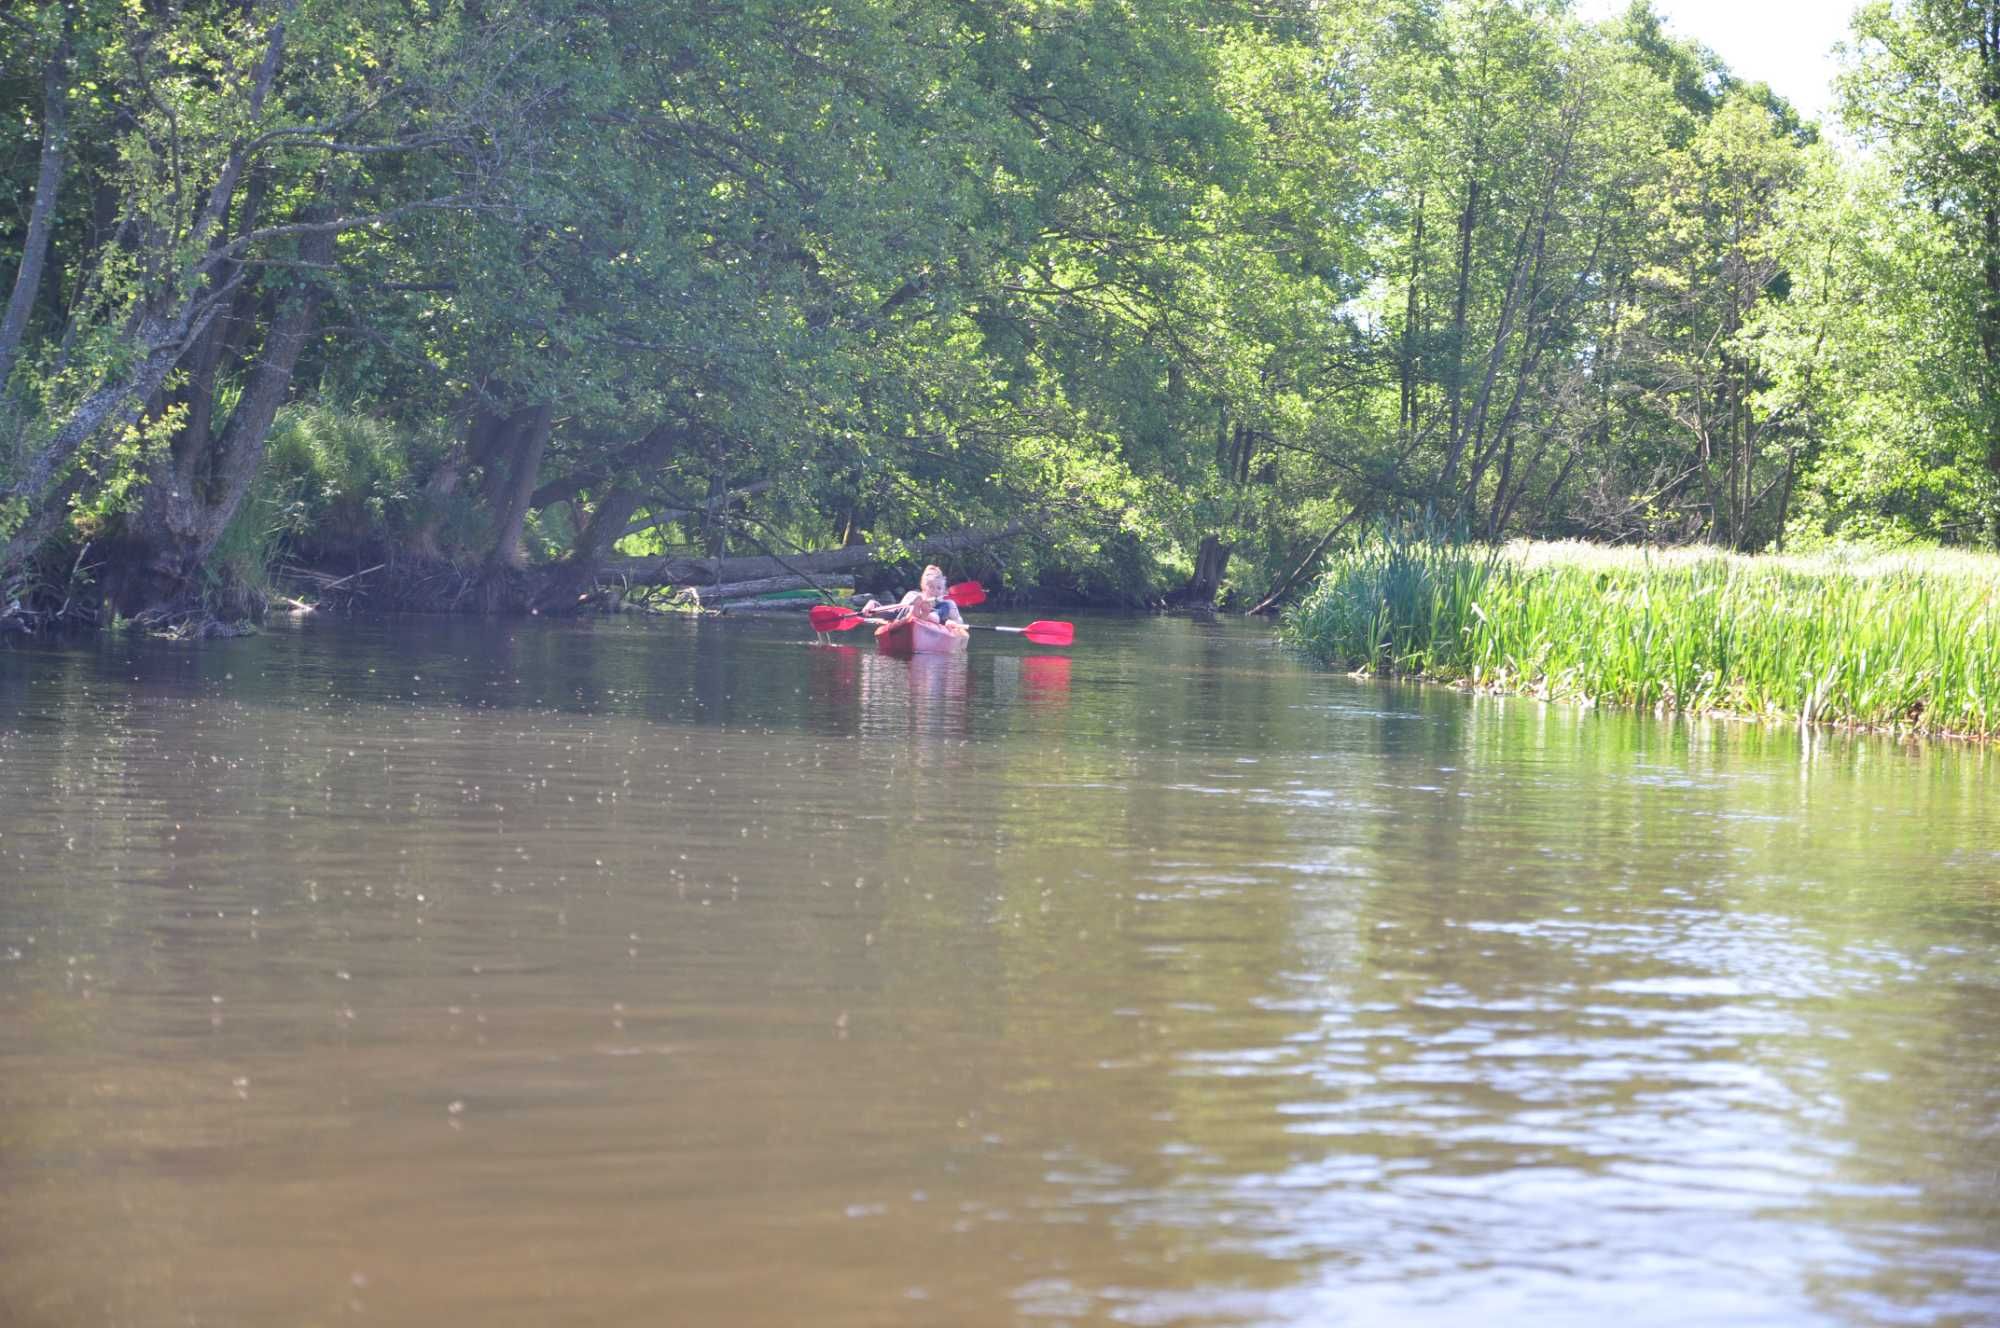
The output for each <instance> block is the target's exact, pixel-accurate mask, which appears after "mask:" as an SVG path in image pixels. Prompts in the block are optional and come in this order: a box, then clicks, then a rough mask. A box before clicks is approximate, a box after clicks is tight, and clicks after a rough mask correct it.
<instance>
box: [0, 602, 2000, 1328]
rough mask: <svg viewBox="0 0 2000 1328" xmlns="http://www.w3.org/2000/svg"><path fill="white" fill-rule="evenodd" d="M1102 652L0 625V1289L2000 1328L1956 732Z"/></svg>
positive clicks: (79, 1308) (44, 1307) (984, 1311)
mask: <svg viewBox="0 0 2000 1328" xmlns="http://www.w3.org/2000/svg"><path fill="white" fill-rule="evenodd" d="M1079 628H1080V631H1079V636H1078V645H1077V647H1076V648H1075V649H1074V650H1073V651H1071V652H1069V656H1068V657H1067V658H1063V657H1057V656H1053V655H1050V654H1046V653H1041V652H1037V651H1036V650H1035V649H1034V648H1033V647H1029V646H1026V645H1024V644H1023V643H1021V642H1019V641H1017V640H1012V639H999V638H992V639H988V638H982V639H981V640H979V641H978V642H977V644H976V645H975V648H974V651H973V653H972V655H971V657H970V658H969V659H962V660H947V661H938V660H917V661H914V662H911V661H897V660H891V659H883V658H878V657H876V656H874V655H873V654H870V653H867V652H865V651H862V650H857V649H853V648H849V647H841V648H829V647H814V646H809V645H807V644H806V643H805V641H804V640H803V639H802V637H803V635H804V633H803V629H802V627H801V626H799V625H796V624H794V623H791V622H740V621H739V622H720V623H698V624H697V623H681V622H665V623H640V622H616V623H602V624H587V625H580V626H569V625H558V624H549V625H537V624H499V625H495V624H471V623H464V622H434V621H427V620H412V621H407V622H397V623H393V624H387V625H369V624H354V623H341V622H329V623H321V624H315V625H311V626H308V627H304V628H298V629H279V630H276V631H274V632H272V633H270V634H268V635H265V636H263V637H259V638H255V639H250V640H244V641H234V642H221V643H214V644H210V645H206V646H202V647H200V648H192V649H191V648H186V647H177V646H170V645H164V644H156V643H150V642H141V641H131V640H120V639H111V640H103V641H96V642H88V643H84V644H80V645H52V644H48V643H33V644H30V645H29V646H27V647H20V646H15V647H13V648H11V649H9V650H7V651H5V652H4V653H0V1322H4V1323H7V1324H10V1325H44V1324H49V1325H53V1324H288V1325H289V1324H327V1323H345V1322H350V1321H359V1320H365V1321H368V1322H374V1323H390V1324H425V1325H431V1324H446V1323H465V1324H473V1323H477V1324H485V1325H517V1324H518V1325H540V1324H593V1325H602V1324H613V1325H622V1324H655V1323H686V1324H750V1325H765V1324H797V1323H810V1324H814V1325H903V1324H972V1325H984V1324H1007V1323H1027V1324H1049V1325H1054V1324H1061V1323H1071V1324H1098V1323H1119V1324H1138V1325H1162V1324H1191V1325H1210V1324H1238V1323H1245V1324H1278V1325H1293V1324H1301V1325H1302V1324H1378V1323H1380V1324H1418V1325H1424V1324H1439V1325H1442V1324H1466V1323H1533V1324H1535V1325H1537V1326H1538V1328H1547V1326H1548V1325H1568V1324H1577V1325H1585V1324H1588V1325H1601V1324H1606V1323H1617V1324H1619V1325H1621V1328H1633V1326H1636V1325H1647V1324H1688V1323H1714V1324H1926V1325H1930V1324H1964V1325H1971V1324H1992V1323H1996V1322H2000V883H1997V882H2000V796H1996V794H2000V789H1996V772H2000V767H1996V763H1995V758H1994V757H1993V756H1991V755H1988V754H1985V753H1981V752H1979V751H1976V750H1968V749H1940V748H1932V749H1928V750H1924V749H1913V748H1908V747H1903V746H1898V745H1895V744H1892V743H1884V742H1877V741H1853V740H1843V739H1828V738H1817V739H1802V738H1801V737H1800V736H1799V735H1798V734H1796V733H1773V732H1762V731H1757V730H1743V729H1739V728H1731V727H1726V726H1721V725H1715V726H1710V725H1685V724H1671V723H1666V722H1661V721H1656V720H1653V719H1650V718H1641V717H1636V716H1629V715H1619V714H1598V713H1592V712H1589V711H1584V710H1577V709H1572V708H1559V707H1544V706H1541V705H1538V704H1535V703H1533V702H1530V701H1512V702H1497V701H1488V700H1469V699H1467V698H1465V697H1462V696H1459V695H1456V694H1454V693H1450V692H1446V691H1432V690H1416V689H1407V688H1389V687H1384V686H1378V685H1373V684H1364V683H1358V682H1355V681H1352V680H1349V679H1346V678H1341V677H1335V676H1330V675H1327V674H1325V673H1321V672H1317V671H1315V670H1313V669H1310V668H1308V667H1305V666H1303V665H1301V664H1300V663H1299V662H1297V661H1296V660H1294V659H1292V658H1291V657H1289V656H1287V655H1286V654H1285V653H1283V652H1282V651H1281V650H1279V649H1278V648H1276V647H1275V646H1274V645H1272V644H1271V642H1270V639H1269V637H1268V636H1267V635H1266V634H1264V633H1262V632H1260V631H1257V630H1254V629H1246V628H1243V627H1241V626H1239V625H1236V624H1216V625H1202V624H1196V623H1190V622H1186V621H1177V620H1147V619H1119V618H1084V619H1082V620H1080V622H1079ZM843 639H845V640H853V639H854V638H852V637H849V638H843Z"/></svg>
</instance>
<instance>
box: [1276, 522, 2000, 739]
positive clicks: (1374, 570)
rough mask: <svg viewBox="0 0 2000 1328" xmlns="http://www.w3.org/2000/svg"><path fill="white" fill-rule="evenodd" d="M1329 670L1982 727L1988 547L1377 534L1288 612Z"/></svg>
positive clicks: (1993, 569) (1997, 636)
mask: <svg viewBox="0 0 2000 1328" xmlns="http://www.w3.org/2000/svg"><path fill="white" fill-rule="evenodd" d="M1285 632H1286V635H1287V636H1288V637H1289V639H1291V640H1292V641H1293V642H1294V643H1295V644H1298V645H1300V646H1302V647H1304V648H1305V649H1307V650H1309V651H1310V652H1312V653H1313V654H1315V655H1317V656H1318V657H1319V658H1321V659H1323V660H1326V661H1327V662H1329V663H1332V664H1336V665H1339V666H1341V667H1344V668H1350V669H1363V670H1368V671H1371V672H1375V673H1382V674H1396V675H1407V676H1417V677H1425V678H1433V679H1437V680H1441V681H1448V682H1455V683H1461V684H1466V685H1470V686H1473V687H1478V688H1482V689H1490V690H1494V691H1506V692H1523V693H1530V694H1533V695H1536V696H1542V697H1546V698H1549V699H1564V700H1581V701H1589V702H1607V703H1618V704H1628V705H1638V706H1650V707H1655V708H1658V709H1663V710H1681V711H1691V712H1726V713H1731V714H1738V715H1751V716H1758V717H1763V718H1787V719H1797V720H1800V721H1803V722H1805V723H1828V724H1841V725H1850V726H1855V727H1866V728H1884V729H1896V730H1902V731H1906V732H1914V733H1925V734H1940V735H1942V734H1950V735H1958V736H1975V737H1988V738H1990V737H1994V736H1996V735H2000V558H1995V557H1991V556H1987V555H1978V554H1957V553H1942V552H1932V553H1909V554H1895V555H1881V556H1873V557H1862V556H1854V555H1845V554H1834V555H1825V556H1818V557H1754V558H1753V557H1740V556H1732V555H1724V554H1719V553H1714V552H1696V551H1671V552H1662V551H1659V550H1652V551H1640V550H1625V549H1608V548H1602V547H1598V546H1593V545H1586V544H1516V545H1509V546H1507V547H1505V548H1503V549H1481V548H1478V547H1476V546H1470V545H1464V544H1456V543H1451V542H1445V541H1438V540H1434V539H1427V538H1422V537H1413V536H1406V535H1403V534H1401V533H1398V532H1394V531H1391V532H1389V533H1387V534H1385V535H1382V536H1379V537H1377V538H1375V539H1373V540H1371V541H1369V542H1368V543H1366V544H1364V545H1363V546H1361V547H1360V548H1357V549H1355V550H1353V551H1352V552H1350V553H1347V554H1345V555H1343V556H1341V557H1339V558H1337V559H1336V560H1334V561H1333V562H1332V563H1331V564H1330V566H1329V567H1328V569H1327V571H1326V572H1325V573H1324V574H1323V575H1322V576H1321V578H1320V580H1319V582H1318V584H1317V586H1316V587H1315V588H1314V589H1313V591H1312V593H1311V594H1310V595H1309V596H1307V598H1306V599H1305V600H1304V601H1303V602H1301V603H1300V604H1298V605H1297V606H1296V607H1295V608H1293V609H1292V610H1291V612H1290V613H1289V614H1287V616H1286V619H1285Z"/></svg>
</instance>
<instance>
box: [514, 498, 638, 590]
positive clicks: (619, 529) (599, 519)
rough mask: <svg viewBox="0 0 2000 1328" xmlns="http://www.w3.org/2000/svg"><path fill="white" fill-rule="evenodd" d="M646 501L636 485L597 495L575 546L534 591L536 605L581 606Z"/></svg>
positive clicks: (550, 570)
mask: <svg viewBox="0 0 2000 1328" xmlns="http://www.w3.org/2000/svg"><path fill="white" fill-rule="evenodd" d="M645 501H646V497H645V495H644V494H643V493H641V492H640V491H638V490H636V489H613V490H612V491H611V492H610V493H608V494H606V495H605V496H604V497H602V498H600V499H598V501H597V505H596V506H595V507H593V508H592V509H591V511H590V519H589V520H588V521H587V522H586V523H585V524H584V527H583V529H582V530H580V531H578V532H577V536H576V547H575V548H573V549H571V550H570V555H569V557H567V558H565V559H563V561H562V562H561V563H560V564H558V565H557V566H555V567H553V568H551V569H549V578H548V580H547V581H546V582H544V583H543V585H542V588H541V589H540V590H539V591H537V592H536V594H535V598H534V603H533V607H534V609H535V610H536V611H537V612H539V613H566V612H572V611H574V610H576V609H577V608H579V607H581V605H582V603H583V602H584V601H585V600H587V599H588V598H589V597H590V595H591V592H592V591H594V590H595V589H596V588H597V580H598V569H599V567H600V566H602V564H603V562H604V560H605V559H606V558H608V557H610V556H611V549H612V546H613V545H615V544H617V543H618V541H619V540H620V539H621V538H623V536H624V534H625V527H626V524H627V523H628V522H630V521H631V519H632V514H633V513H634V512H636V511H638V510H639V508H640V506H641V505H642V504H643V503H644V502H645Z"/></svg>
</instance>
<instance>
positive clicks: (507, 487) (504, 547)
mask: <svg viewBox="0 0 2000 1328" xmlns="http://www.w3.org/2000/svg"><path fill="white" fill-rule="evenodd" d="M555 418H556V410H555V407H554V406H552V405H550V404H549V403H547V402H544V403H542V404H541V405H539V406H535V407H532V408H531V409H530V410H529V411H528V412H527V417H526V418H525V419H524V420H523V421H522V422H521V425H520V427H519V428H518V429H516V430H515V432H514V437H513V439H512V440H511V444H510V446H509V447H508V449H507V454H506V455H505V456H503V457H502V458H501V459H500V464H502V465H504V466H505V467H506V472H505V473H506V479H505V481H504V482H503V484H502V485H501V486H500V489H499V493H498V499H499V501H498V502H497V503H496V505H495V507H494V525H495V532H494V536H493V549H492V551H491V552H490V553H489V554H488V555H487V557H486V565H487V567H488V568H489V569H494V570H498V569H501V568H512V567H522V566H525V565H526V564H527V555H526V552H525V550H523V549H522V547H521V533H522V529H523V527H524V525H525V523H526V522H527V519H528V500H529V498H531V497H532V496H533V495H534V492H535V480H536V478H537V477H538V476H539V475H540V474H541V469H542V453H543V452H545V451H547V450H548V445H549V433H550V431H551V430H552V429H553V428H554V427H555Z"/></svg>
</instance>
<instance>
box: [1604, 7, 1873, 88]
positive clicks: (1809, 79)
mask: <svg viewBox="0 0 2000 1328" xmlns="http://www.w3.org/2000/svg"><path fill="white" fill-rule="evenodd" d="M1627 3H1628V0H1580V3H1579V4H1578V5H1577V11H1578V12H1579V13H1580V14H1582V15H1583V16H1584V17H1586V18H1603V17H1608V16H1610V15H1612V14H1618V13H1623V12H1624V10H1625V8H1626V5H1627ZM1653 8H1654V9H1655V10H1656V11H1657V12H1658V13H1659V14H1660V16H1661V17H1662V18H1664V19H1665V20H1666V22H1667V26H1668V27H1669V28H1671V29H1673V30H1674V31H1675V32H1676V33H1679V34H1680V35H1681V36H1684V37H1692V38H1694V39H1695V40H1696V41H1698V42H1700V43H1702V44H1703V45H1704V46H1707V47H1710V48H1711V49H1713V50H1714V51H1715V53H1716V54H1717V55H1720V56H1721V57H1722V58H1723V61H1724V62H1725V63H1727V64H1728V66H1729V67H1730V68H1731V69H1732V70H1734V71H1735V72H1736V74H1737V76H1738V77H1739V78H1742V79H1745V80H1747V81H1752V82H1754V81H1756V80H1758V79H1762V80H1763V81H1765V82H1766V83H1769V84H1770V85H1771V87H1772V90H1773V91H1775V92H1777V93H1778V95H1779V96H1781V97H1784V98H1786V99H1787V100H1788V101H1790V102H1791V103H1792V104H1793V105H1794V106H1796V107H1798V108H1799V110H1800V112H1801V113H1802V114H1804V115H1807V116H1815V117H1824V116H1826V115H1827V113H1828V112H1829V111H1830V109H1831V108H1832V105H1833V90H1832V87H1831V83H1832V79H1833V76H1834V74H1835V73H1837V72H1838V67H1837V66H1836V65H1835V63H1834V59H1833V54H1832V50H1831V48H1832V46H1833V44H1834V43H1835V42H1836V41H1839V40H1841V39H1842V38H1843V37H1845V36H1846V35H1847V20H1848V18H1849V17H1850V16H1851V15H1852V14H1853V12H1854V9H1855V0H1653Z"/></svg>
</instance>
